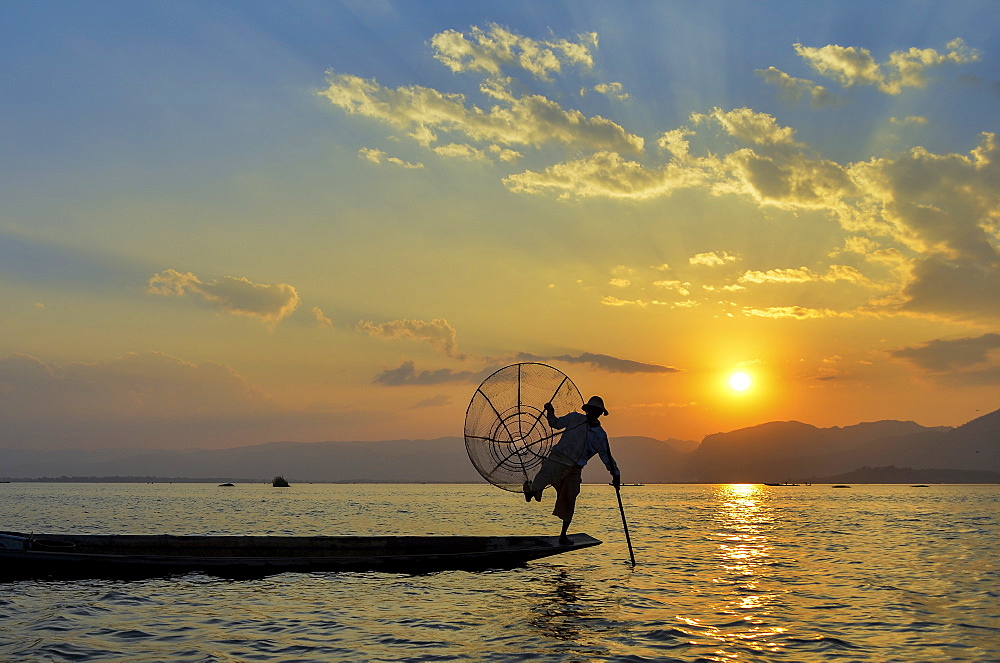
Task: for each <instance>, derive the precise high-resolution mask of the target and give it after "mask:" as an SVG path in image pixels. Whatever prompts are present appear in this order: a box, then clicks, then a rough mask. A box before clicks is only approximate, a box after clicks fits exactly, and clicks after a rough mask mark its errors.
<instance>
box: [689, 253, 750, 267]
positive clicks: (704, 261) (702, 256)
mask: <svg viewBox="0 0 1000 663" xmlns="http://www.w3.org/2000/svg"><path fill="white" fill-rule="evenodd" d="M739 259H740V257H739V256H737V255H733V254H732V253H729V252H728V251H709V252H708V253H698V254H695V255H693V256H691V257H690V258H688V264H691V265H702V266H703V267H719V266H720V265H725V264H726V263H730V262H736V261H737V260H739Z"/></svg>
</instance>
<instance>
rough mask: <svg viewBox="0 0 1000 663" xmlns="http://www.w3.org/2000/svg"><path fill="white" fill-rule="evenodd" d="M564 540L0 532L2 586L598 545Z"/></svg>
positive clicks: (496, 556)
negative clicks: (49, 579)
mask: <svg viewBox="0 0 1000 663" xmlns="http://www.w3.org/2000/svg"><path fill="white" fill-rule="evenodd" d="M570 540H571V543H569V544H566V545H564V544H561V543H559V537H557V536H176V535H170V534H159V535H141V534H112V535H104V534H35V533H31V534H24V533H21V532H6V531H0V579H17V578H38V577H77V578H80V577H109V576H110V577H116V576H147V577H148V576H150V575H163V574H173V573H187V572H190V571H203V572H206V573H210V574H214V575H224V576H260V575H268V574H272V573H283V572H286V571H389V572H396V573H425V572H428V571H438V570H444V569H468V570H481V569H489V568H510V567H514V566H520V565H522V564H524V563H526V562H528V561H530V560H533V559H540V558H542V557H549V556H551V555H558V554H561V553H564V552H568V551H571V550H579V549H581V548H588V547H590V546H596V545H599V544H600V543H601V542H600V541H599V540H597V539H595V538H593V537H591V536H589V535H587V534H571V535H570Z"/></svg>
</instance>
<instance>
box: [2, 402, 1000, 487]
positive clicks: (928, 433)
mask: <svg viewBox="0 0 1000 663" xmlns="http://www.w3.org/2000/svg"><path fill="white" fill-rule="evenodd" d="M611 446H612V451H613V453H614V456H615V459H616V460H617V462H618V464H619V466H620V467H621V468H622V473H623V479H624V481H626V482H628V483H667V482H711V483H742V482H746V483H762V482H771V483H774V482H786V481H794V482H801V481H805V480H807V478H809V477H828V478H829V477H839V476H840V475H845V473H849V472H853V471H854V470H858V468H865V467H867V468H885V467H889V466H895V467H897V468H909V469H910V470H911V471H917V470H963V471H984V472H1000V410H997V411H996V412H992V413H990V414H987V415H985V416H982V417H979V418H978V419H975V420H973V421H970V422H968V423H967V424H964V425H962V426H959V427H957V428H948V427H936V428H929V427H925V426H921V425H919V424H916V423H914V422H912V421H876V422H866V423H861V424H857V425H854V426H845V427H832V428H817V427H816V426H811V425H809V424H805V423H801V422H797V421H775V422H769V423H765V424H761V425H759V426H752V427H749V428H742V429H739V430H735V431H732V432H729V433H715V434H713V435H708V436H706V437H705V439H704V440H702V441H701V443H700V444H699V443H696V442H693V441H685V440H673V439H671V440H656V439H653V438H649V437H639V436H635V437H616V438H612V440H611ZM276 474H281V475H283V476H285V477H287V478H288V480H289V481H290V482H291V483H292V484H294V483H296V482H310V481H316V482H320V481H331V482H337V481H343V482H427V483H470V482H471V483H479V482H482V481H483V479H482V478H481V477H480V476H479V474H478V473H477V472H476V470H475V468H474V467H473V466H472V464H471V463H470V462H469V459H468V456H467V455H466V452H465V442H464V440H463V438H461V437H442V438H437V439H433V440H387V441H381V442H312V443H306V442H271V443H268V444H260V445H254V446H245V447H235V448H230V449H215V450H187V451H148V450H144V451H140V450H127V449H126V450H123V449H102V450H96V451H81V450H62V451H36V450H9V449H0V478H4V479H30V478H38V477H60V476H76V477H114V476H118V477H187V478H191V479H208V478H212V477H232V478H234V479H242V480H247V481H264V480H269V479H270V478H271V477H273V476H274V475H276ZM942 476H944V475H942ZM949 476H952V475H949ZM954 476H956V477H957V476H959V475H954ZM962 476H967V477H973V475H962ZM975 476H979V475H975ZM608 479H609V477H608V473H607V470H606V469H604V467H603V465H602V463H601V462H600V461H599V460H598V459H597V458H595V459H594V460H592V461H591V463H590V464H589V465H588V466H587V468H586V470H585V471H584V481H587V482H600V483H603V482H606V481H608ZM983 480H985V479H982V478H981V477H980V478H978V479H971V478H970V479H968V481H969V482H980V481H983ZM819 481H820V480H817V482H819ZM837 481H842V482H845V483H846V482H850V481H858V482H860V480H858V479H841V478H838V479H837ZM920 481H923V482H924V483H927V482H934V483H937V482H938V481H941V482H954V481H958V479H956V478H951V479H940V480H934V479H913V480H911V479H909V478H907V479H905V480H903V481H902V482H903V483H908V482H912V483H917V482H920ZM962 481H963V482H966V480H965V479H963V480H962Z"/></svg>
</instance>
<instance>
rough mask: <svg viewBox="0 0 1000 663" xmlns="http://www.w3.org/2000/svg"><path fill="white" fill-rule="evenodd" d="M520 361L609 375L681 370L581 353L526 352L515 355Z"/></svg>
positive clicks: (608, 356)
mask: <svg viewBox="0 0 1000 663" xmlns="http://www.w3.org/2000/svg"><path fill="white" fill-rule="evenodd" d="M517 358H518V359H519V360H520V361H561V362H565V363H567V364H587V365H589V366H590V367H592V368H596V369H598V370H602V371H608V372H609V373H678V372H680V370H681V369H679V368H674V367H673V366H662V365H660V364H649V363H645V362H640V361H632V360H631V359H620V358H618V357H612V356H611V355H603V354H595V353H592V352H583V353H581V354H579V355H575V356H574V355H568V354H564V355H550V356H540V355H534V354H530V353H527V352H522V353H520V354H518V355H517Z"/></svg>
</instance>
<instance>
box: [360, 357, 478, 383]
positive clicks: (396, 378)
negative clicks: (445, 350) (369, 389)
mask: <svg viewBox="0 0 1000 663" xmlns="http://www.w3.org/2000/svg"><path fill="white" fill-rule="evenodd" d="M478 377H480V374H479V373H474V372H472V371H453V370H451V369H450V368H440V369H438V370H436V371H426V370H425V371H417V368H416V363H415V362H413V361H409V360H407V361H404V362H403V363H402V364H401V365H400V366H399V368H390V369H386V370H384V371H382V372H381V373H379V374H378V375H376V376H375V380H374V381H375V383H376V384H381V385H384V386H387V387H401V386H409V385H434V384H447V383H450V382H459V383H461V382H474V381H475V380H476V379H477V378H478Z"/></svg>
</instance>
